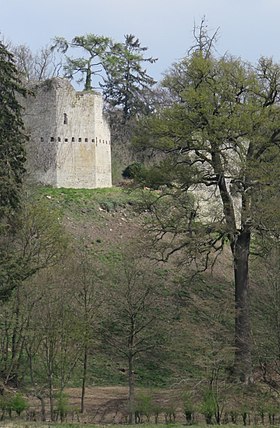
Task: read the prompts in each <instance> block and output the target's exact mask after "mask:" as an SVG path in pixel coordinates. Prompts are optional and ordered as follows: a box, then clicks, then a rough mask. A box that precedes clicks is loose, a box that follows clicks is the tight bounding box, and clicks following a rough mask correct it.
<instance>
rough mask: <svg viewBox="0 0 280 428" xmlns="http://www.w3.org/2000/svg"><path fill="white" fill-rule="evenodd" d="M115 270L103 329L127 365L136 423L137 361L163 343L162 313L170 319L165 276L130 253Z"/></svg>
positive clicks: (132, 418)
mask: <svg viewBox="0 0 280 428" xmlns="http://www.w3.org/2000/svg"><path fill="white" fill-rule="evenodd" d="M111 271H112V270H111ZM112 272H113V275H112V274H111V275H112V277H111V278H110V281H107V287H106V288H105V295H106V298H107V299H106V302H104V315H103V317H102V318H101V327H100V329H101V331H100V332H101V337H102V339H103V342H104V345H106V346H107V348H108V349H109V351H110V353H111V352H112V350H113V352H114V353H115V354H117V355H118V356H119V357H121V358H122V359H123V360H124V362H125V364H126V369H125V371H126V372H127V377H128V414H129V423H134V422H135V369H136V362H137V360H139V358H140V356H141V355H145V354H147V353H149V352H153V353H155V352H156V351H159V349H160V347H162V346H163V332H164V327H163V324H162V319H161V315H160V314H162V313H164V311H165V315H166V318H165V321H166V320H167V318H168V312H167V311H166V308H167V305H166V301H165V299H164V286H163V283H164V278H163V277H161V276H160V275H157V274H156V272H153V270H152V269H151V266H149V263H148V260H146V261H144V260H141V258H139V257H136V258H134V259H133V258H132V257H131V256H129V255H126V256H123V257H122V260H121V263H117V265H116V266H115V267H114V269H113V271H112ZM166 322H167V321H166Z"/></svg>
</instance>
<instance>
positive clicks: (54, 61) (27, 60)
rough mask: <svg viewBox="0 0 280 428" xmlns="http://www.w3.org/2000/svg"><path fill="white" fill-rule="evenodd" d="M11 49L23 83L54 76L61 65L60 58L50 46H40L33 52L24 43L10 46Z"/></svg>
mask: <svg viewBox="0 0 280 428" xmlns="http://www.w3.org/2000/svg"><path fill="white" fill-rule="evenodd" d="M11 51H12V53H13V55H14V59H15V64H16V67H17V70H18V73H19V76H20V77H21V80H22V82H23V83H25V82H30V81H34V80H35V81H37V80H46V79H50V78H52V77H55V76H57V75H58V74H59V72H60V69H61V67H62V64H61V60H60V59H59V58H57V57H56V55H55V53H54V51H53V50H52V49H51V47H50V46H45V47H43V48H41V49H40V50H39V51H38V52H36V53H35V54H34V53H33V52H32V51H31V49H30V48H29V47H28V46H26V45H18V46H11Z"/></svg>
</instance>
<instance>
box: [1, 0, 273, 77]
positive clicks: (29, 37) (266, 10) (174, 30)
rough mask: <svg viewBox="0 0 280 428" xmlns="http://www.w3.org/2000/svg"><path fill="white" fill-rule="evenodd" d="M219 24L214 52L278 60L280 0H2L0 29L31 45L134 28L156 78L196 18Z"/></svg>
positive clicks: (188, 39) (184, 44)
mask: <svg viewBox="0 0 280 428" xmlns="http://www.w3.org/2000/svg"><path fill="white" fill-rule="evenodd" d="M204 15H205V16H206V19H207V23H208V28H209V30H215V29H216V28H218V27H219V28H220V30H219V35H220V36H219V41H218V46H217V47H218V52H219V53H221V54H222V53H224V52H225V51H228V52H229V53H231V54H233V55H235V56H238V57H241V58H243V59H247V60H249V61H251V62H255V61H256V60H257V58H259V57H260V56H261V55H264V56H273V57H274V59H275V60H276V61H280V51H279V49H280V25H279V19H280V0H0V17H1V18H0V31H1V33H2V36H4V37H5V39H6V40H7V39H8V40H10V41H12V42H13V43H14V44H27V45H28V46H29V47H30V48H31V49H32V50H33V51H36V50H37V49H39V48H40V47H43V46H45V45H47V44H48V43H49V42H50V40H51V39H52V38H53V37H54V36H63V37H65V38H67V39H71V38H73V37H74V36H76V35H84V34H86V33H94V34H97V35H104V36H110V37H112V38H114V39H115V40H117V41H123V36H124V35H125V34H134V35H135V36H137V37H138V38H139V39H140V42H141V44H142V45H143V46H147V47H148V48H149V50H148V54H149V55H151V56H154V57H157V58H158V62H157V63H156V64H154V65H151V68H150V69H149V72H150V74H152V75H153V77H155V78H156V79H160V78H161V74H162V73H163V72H164V71H166V70H167V69H168V67H169V66H170V65H171V64H172V63H173V62H175V61H176V60H178V59H180V58H182V57H183V56H184V55H185V53H186V52H187V50H188V48H189V47H190V46H191V44H192V39H193V38H192V29H193V25H194V22H196V23H199V22H200V20H201V18H202V17H203V16H204Z"/></svg>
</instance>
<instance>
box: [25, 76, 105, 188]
mask: <svg viewBox="0 0 280 428" xmlns="http://www.w3.org/2000/svg"><path fill="white" fill-rule="evenodd" d="M31 90H32V91H33V93H34V96H29V97H28V98H27V100H25V102H24V104H25V105H24V107H25V114H24V122H25V126H26V130H27V132H28V134H29V135H30V141H29V144H28V151H27V155H28V162H27V169H28V171H29V173H30V175H31V177H33V178H34V180H35V181H37V182H41V183H43V184H49V185H52V186H55V187H69V188H96V187H110V186H111V185H112V181H111V147H110V130H109V126H108V124H107V122H106V120H105V118H104V116H103V101H102V96H101V95H100V94H98V93H94V92H76V91H75V90H74V88H73V87H72V85H71V84H70V83H69V81H67V80H65V79H60V78H55V79H51V80H48V81H45V82H43V83H40V84H36V85H33V86H32V88H31Z"/></svg>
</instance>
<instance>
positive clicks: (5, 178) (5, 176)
mask: <svg viewBox="0 0 280 428" xmlns="http://www.w3.org/2000/svg"><path fill="white" fill-rule="evenodd" d="M0 82H1V83H0V96H1V103H0V182H1V184H0V219H2V218H3V216H4V215H5V214H7V211H9V210H15V209H16V208H17V207H18V206H19V202H20V193H21V185H22V179H23V175H24V172H25V168H24V162H25V147H24V144H25V141H26V137H25V135H24V133H23V122H22V118H21V113H22V108H21V106H20V103H19V101H18V99H19V96H24V95H25V94H26V91H25V89H24V88H23V87H22V85H21V83H20V78H19V75H18V71H17V69H16V66H15V63H14V58H13V55H12V54H11V53H10V52H9V51H8V50H7V49H6V47H5V46H4V45H3V43H0ZM2 227H3V225H1V228H2Z"/></svg>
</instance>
